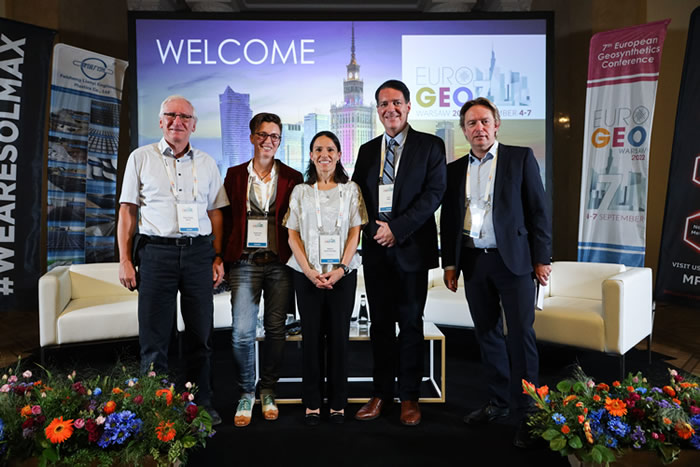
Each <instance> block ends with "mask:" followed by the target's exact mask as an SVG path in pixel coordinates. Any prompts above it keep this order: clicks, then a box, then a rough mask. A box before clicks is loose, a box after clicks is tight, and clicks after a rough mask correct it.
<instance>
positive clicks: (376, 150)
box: [352, 80, 445, 426]
mask: <svg viewBox="0 0 700 467" xmlns="http://www.w3.org/2000/svg"><path fill="white" fill-rule="evenodd" d="M375 99H376V101H377V113H378V115H379V120H380V121H381V123H382V125H383V126H384V129H385V133H384V134H383V135H381V136H379V137H377V138H375V139H373V140H371V141H369V142H367V143H366V144H363V145H362V147H361V148H360V151H359V153H358V156H357V162H356V164H355V172H354V174H353V177H352V179H353V181H354V182H355V183H357V184H358V185H359V186H360V188H361V189H362V197H363V198H364V200H365V204H366V205H367V213H368V214H369V223H368V224H367V225H366V226H365V228H364V229H363V234H362V262H363V267H364V275H365V286H366V289H367V298H368V302H369V309H370V318H371V322H372V325H371V328H370V339H371V341H372V353H373V358H374V370H373V374H372V376H373V380H374V389H373V397H372V398H371V399H370V401H369V402H368V403H367V404H365V405H364V406H363V407H362V408H361V409H360V410H359V411H358V412H357V414H356V415H355V418H356V419H358V420H373V419H375V418H377V417H378V416H379V415H380V414H381V413H382V411H386V410H388V408H389V407H390V406H391V403H392V402H393V400H394V378H395V376H396V369H397V364H398V380H399V397H400V399H401V422H402V423H403V424H404V425H408V426H412V425H417V424H418V423H420V420H421V413H420V408H419V406H418V398H419V391H420V383H421V380H422V377H423V347H424V344H423V308H424V307H425V300H426V296H427V289H428V270H429V269H431V268H435V267H437V266H438V246H437V228H436V225H435V219H434V216H433V215H434V213H435V210H436V209H437V208H438V206H439V205H440V201H441V200H442V196H443V194H444V192H445V144H444V143H443V141H442V140H441V139H440V138H438V137H436V136H433V135H430V134H427V133H421V132H418V131H415V130H413V129H412V128H411V127H410V126H409V125H408V122H407V118H408V113H409V111H410V110H411V100H410V92H409V90H408V88H407V87H406V85H405V84H404V83H402V82H401V81H397V80H390V81H387V82H385V83H384V84H382V85H381V86H379V88H378V89H377V91H376V93H375ZM397 322H398V324H399V335H398V339H397V337H396V323H397Z"/></svg>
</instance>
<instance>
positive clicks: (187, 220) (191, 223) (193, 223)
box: [177, 203, 199, 232]
mask: <svg viewBox="0 0 700 467" xmlns="http://www.w3.org/2000/svg"><path fill="white" fill-rule="evenodd" d="M177 225H178V227H179V228H180V232H199V211H198V210H197V205H196V204H195V203H178V204H177Z"/></svg>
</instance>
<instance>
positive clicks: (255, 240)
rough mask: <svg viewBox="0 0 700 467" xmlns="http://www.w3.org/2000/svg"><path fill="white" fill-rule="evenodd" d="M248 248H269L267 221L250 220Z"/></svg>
mask: <svg viewBox="0 0 700 467" xmlns="http://www.w3.org/2000/svg"><path fill="white" fill-rule="evenodd" d="M246 247H248V248H267V219H260V218H258V219H255V218H252V219H250V218H249V219H248V238H247V239H246Z"/></svg>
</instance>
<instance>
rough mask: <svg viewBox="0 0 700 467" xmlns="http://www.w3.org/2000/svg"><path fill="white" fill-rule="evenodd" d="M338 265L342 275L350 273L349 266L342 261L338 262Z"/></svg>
mask: <svg viewBox="0 0 700 467" xmlns="http://www.w3.org/2000/svg"><path fill="white" fill-rule="evenodd" d="M338 266H340V267H341V268H343V277H344V276H347V275H348V274H350V268H349V267H347V266H346V265H344V264H343V263H340V264H338Z"/></svg>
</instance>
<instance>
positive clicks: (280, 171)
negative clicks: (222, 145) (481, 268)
mask: <svg viewBox="0 0 700 467" xmlns="http://www.w3.org/2000/svg"><path fill="white" fill-rule="evenodd" d="M249 162H250V161H248V162H244V163H243V164H240V165H237V166H235V167H230V168H229V169H228V171H227V172H226V179H225V180H224V188H225V189H226V194H227V195H228V199H229V202H230V203H231V204H230V206H227V207H225V208H222V209H221V211H222V213H223V217H224V251H223V254H224V261H225V262H227V263H232V262H234V261H238V260H239V259H240V257H241V254H242V253H243V248H244V246H245V238H244V236H245V232H246V203H245V199H246V194H245V191H246V188H247V186H248V164H249ZM275 162H277V195H276V198H275V226H276V229H277V251H278V252H279V257H280V261H281V262H282V263H286V262H287V260H289V258H290V256H292V250H291V248H289V234H288V233H287V228H286V227H283V226H282V220H283V219H284V215H285V214H287V210H288V209H289V197H290V196H291V195H292V190H293V189H294V187H295V186H296V185H298V184H300V183H303V181H304V177H303V176H302V175H301V173H299V172H297V171H296V170H294V169H292V168H291V167H289V166H288V165H285V164H284V163H282V162H281V161H279V160H277V159H275Z"/></svg>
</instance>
